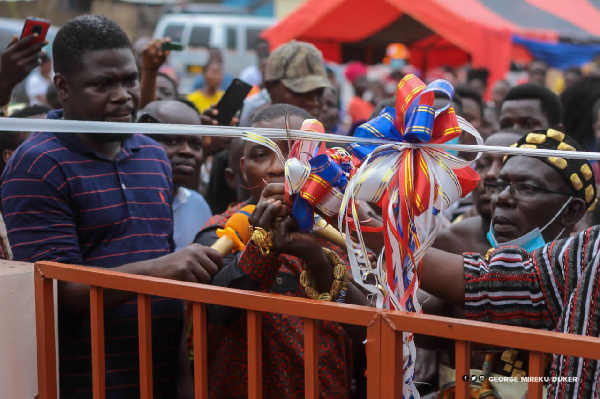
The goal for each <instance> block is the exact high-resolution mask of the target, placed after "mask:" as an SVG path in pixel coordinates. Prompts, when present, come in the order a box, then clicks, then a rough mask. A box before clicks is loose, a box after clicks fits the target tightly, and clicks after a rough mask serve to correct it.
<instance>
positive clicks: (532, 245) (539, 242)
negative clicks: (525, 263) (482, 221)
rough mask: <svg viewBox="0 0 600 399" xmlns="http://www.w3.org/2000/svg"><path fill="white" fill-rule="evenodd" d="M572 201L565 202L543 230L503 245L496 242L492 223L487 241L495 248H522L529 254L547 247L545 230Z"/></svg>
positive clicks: (537, 229)
mask: <svg viewBox="0 0 600 399" xmlns="http://www.w3.org/2000/svg"><path fill="white" fill-rule="evenodd" d="M571 199H572V198H571V197H569V199H568V200H567V202H565V203H564V204H563V206H562V207H561V208H560V209H559V211H558V212H556V214H555V215H554V217H553V218H552V219H551V220H550V221H549V222H548V223H546V225H545V226H544V227H542V228H541V229H540V228H539V227H536V228H535V229H533V230H531V231H530V232H529V233H527V234H524V235H522V236H521V237H518V238H515V239H514V240H510V241H506V242H503V243H498V241H497V240H496V237H495V236H494V228H493V226H492V223H490V230H489V231H488V233H487V239H488V241H489V243H490V244H491V245H492V247H494V248H498V247H520V248H523V249H524V250H525V251H527V252H532V251H535V250H536V249H538V248H541V247H543V246H544V245H546V240H544V236H543V235H542V232H543V231H544V230H546V228H547V227H548V226H550V225H551V224H552V223H553V222H554V221H555V220H556V219H557V218H558V217H559V216H560V215H561V214H562V212H563V211H564V210H565V208H566V207H567V205H569V203H570V202H571ZM564 231H565V229H564V228H563V229H562V230H561V231H560V233H558V235H557V236H556V237H555V238H554V239H555V240H556V239H558V237H560V236H561V235H562V233H563V232H564Z"/></svg>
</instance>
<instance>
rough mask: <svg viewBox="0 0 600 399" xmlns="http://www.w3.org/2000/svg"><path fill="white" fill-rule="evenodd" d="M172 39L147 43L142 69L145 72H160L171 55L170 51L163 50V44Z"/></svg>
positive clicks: (143, 54) (143, 52) (143, 53)
mask: <svg viewBox="0 0 600 399" xmlns="http://www.w3.org/2000/svg"><path fill="white" fill-rule="evenodd" d="M170 41H171V39H169V38H168V37H167V38H162V39H154V40H151V41H149V42H148V43H146V45H145V46H144V49H143V50H142V68H143V69H144V70H150V71H158V69H159V68H160V67H161V66H162V65H163V64H164V63H165V62H166V61H167V57H168V56H169V54H171V52H170V51H168V50H163V49H162V44H163V43H168V42H170Z"/></svg>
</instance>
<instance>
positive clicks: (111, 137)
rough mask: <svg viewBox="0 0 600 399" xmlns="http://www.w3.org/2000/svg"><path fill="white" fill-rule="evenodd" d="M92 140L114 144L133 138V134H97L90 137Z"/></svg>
mask: <svg viewBox="0 0 600 399" xmlns="http://www.w3.org/2000/svg"><path fill="white" fill-rule="evenodd" d="M89 136H90V138H91V139H92V140H95V141H98V142H101V143H113V142H115V141H120V142H123V141H125V140H127V139H128V138H130V137H131V136H133V134H132V133H96V134H90V135H89Z"/></svg>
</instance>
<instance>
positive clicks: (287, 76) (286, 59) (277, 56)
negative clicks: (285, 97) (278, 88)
mask: <svg viewBox="0 0 600 399" xmlns="http://www.w3.org/2000/svg"><path fill="white" fill-rule="evenodd" d="M265 81H266V82H269V81H281V83H283V85H284V86H285V87H287V88H288V89H289V90H291V91H293V92H295V93H308V92H310V91H313V90H316V89H321V88H326V87H332V86H331V83H330V82H329V79H328V78H327V73H326V72H325V63H324V62H323V55H321V52H320V51H319V50H318V49H317V48H316V47H315V46H313V45H312V44H310V43H305V42H297V41H295V40H292V41H290V42H288V43H285V44H282V45H281V46H279V47H277V48H276V49H275V50H274V51H273V52H272V53H271V55H269V59H268V60H267V69H266V71H265Z"/></svg>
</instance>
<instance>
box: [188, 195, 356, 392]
mask: <svg viewBox="0 0 600 399" xmlns="http://www.w3.org/2000/svg"><path fill="white" fill-rule="evenodd" d="M245 205H247V202H243V203H241V204H238V205H236V206H235V207H233V208H230V209H229V210H227V211H226V212H225V213H223V214H221V215H216V216H213V217H212V218H211V219H210V220H209V221H208V223H207V224H206V226H205V228H204V229H203V230H202V231H201V232H200V233H199V234H198V236H197V237H196V240H195V242H197V243H200V244H203V245H207V244H208V245H210V243H212V242H214V241H215V240H216V234H215V232H214V231H215V229H216V228H222V227H224V226H225V223H226V222H227V220H228V219H229V217H230V216H232V215H233V214H234V213H236V212H237V211H238V210H240V209H241V208H242V207H244V206H245ZM211 241H212V242H211ZM319 241H320V242H321V244H322V245H323V246H324V247H326V248H329V249H331V250H333V251H335V252H336V253H338V254H342V255H341V257H342V259H343V260H344V262H346V264H347V261H348V259H347V257H346V256H345V255H343V254H344V250H342V249H341V248H340V247H338V246H336V245H333V244H332V243H330V242H328V241H325V240H322V239H320V238H319ZM303 266H304V265H303V261H301V260H300V259H299V258H296V257H293V256H289V255H285V254H280V255H278V256H269V255H267V256H263V255H261V253H260V250H259V249H258V248H257V247H256V246H255V245H254V244H253V243H252V242H250V244H248V245H247V247H246V250H245V251H243V252H238V253H232V254H229V255H228V256H226V257H225V259H224V265H223V267H222V269H221V270H220V271H219V273H217V274H216V275H215V276H214V277H213V280H212V281H211V284H214V285H220V286H225V287H235V288H243V289H247V290H254V291H260V292H270V293H277V294H280V295H286V296H294V297H303V298H306V295H305V293H304V290H303V288H302V287H301V285H300V280H299V275H300V273H301V271H302V268H303ZM207 311H208V325H209V335H208V340H209V341H208V348H209V354H208V364H209V366H208V381H209V382H210V383H209V394H210V397H211V398H240V397H245V396H247V395H248V380H247V378H248V377H247V376H248V356H247V334H246V331H247V326H246V313H245V312H243V311H242V312H240V311H239V310H237V309H231V308H224V307H217V306H209V307H208V309H207ZM318 326H319V392H321V396H322V397H325V398H347V397H348V393H349V389H350V377H351V360H352V352H351V349H352V348H351V343H350V340H349V338H348V337H347V335H346V333H345V332H344V329H343V328H342V327H341V326H340V325H339V324H337V323H333V322H329V321H323V322H318ZM262 342H263V344H262V351H263V360H262V362H263V372H262V378H263V388H262V389H263V397H265V398H304V329H303V322H302V320H301V319H300V318H299V317H295V316H288V315H280V314H274V313H263V314H262Z"/></svg>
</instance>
